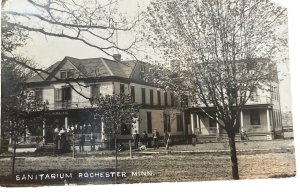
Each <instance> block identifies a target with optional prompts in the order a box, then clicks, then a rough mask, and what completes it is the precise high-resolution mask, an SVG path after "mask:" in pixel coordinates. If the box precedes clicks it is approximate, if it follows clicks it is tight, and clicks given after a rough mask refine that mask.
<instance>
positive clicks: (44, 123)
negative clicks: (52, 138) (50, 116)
mask: <svg viewBox="0 0 300 192" xmlns="http://www.w3.org/2000/svg"><path fill="white" fill-rule="evenodd" d="M45 143H46V122H45V120H43V144H45Z"/></svg>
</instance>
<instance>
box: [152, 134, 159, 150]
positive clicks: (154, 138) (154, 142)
mask: <svg viewBox="0 0 300 192" xmlns="http://www.w3.org/2000/svg"><path fill="white" fill-rule="evenodd" d="M158 139H159V132H158V131H157V129H154V132H153V144H154V149H158V148H159V146H158Z"/></svg>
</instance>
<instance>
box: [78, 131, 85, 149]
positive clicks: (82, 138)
mask: <svg viewBox="0 0 300 192" xmlns="http://www.w3.org/2000/svg"><path fill="white" fill-rule="evenodd" d="M84 143H85V136H84V134H81V135H80V138H79V151H80V152H82V151H84Z"/></svg>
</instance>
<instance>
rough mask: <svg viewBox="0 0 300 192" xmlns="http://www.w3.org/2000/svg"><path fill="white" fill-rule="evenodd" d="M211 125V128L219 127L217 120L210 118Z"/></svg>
mask: <svg viewBox="0 0 300 192" xmlns="http://www.w3.org/2000/svg"><path fill="white" fill-rule="evenodd" d="M209 127H211V128H215V127H217V121H216V120H214V119H211V118H209Z"/></svg>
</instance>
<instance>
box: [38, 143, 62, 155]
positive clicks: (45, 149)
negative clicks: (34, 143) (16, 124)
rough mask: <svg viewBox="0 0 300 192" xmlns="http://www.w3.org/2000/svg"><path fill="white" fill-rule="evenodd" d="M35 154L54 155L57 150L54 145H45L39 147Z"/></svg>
mask: <svg viewBox="0 0 300 192" xmlns="http://www.w3.org/2000/svg"><path fill="white" fill-rule="evenodd" d="M36 152H43V153H56V152H57V150H56V149H55V148H54V143H47V144H43V145H41V146H39V147H38V148H37V149H36Z"/></svg>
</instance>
